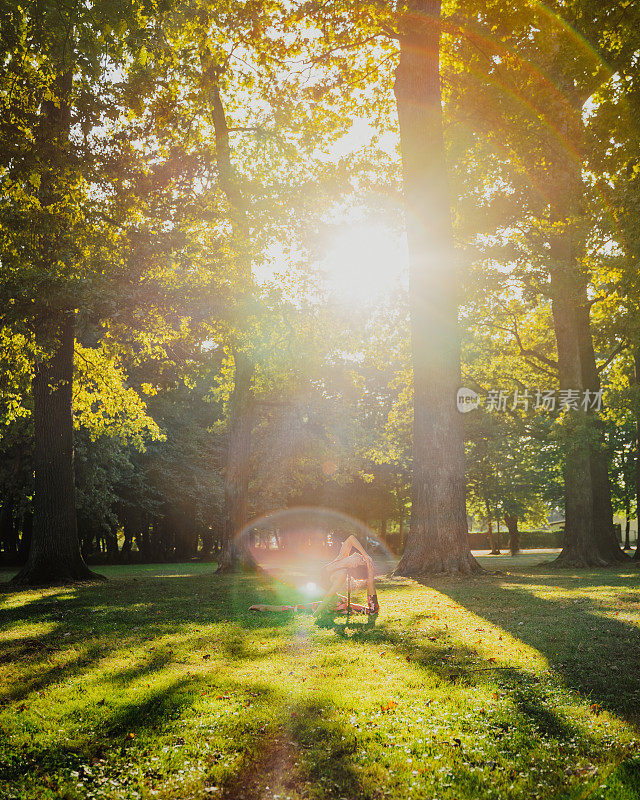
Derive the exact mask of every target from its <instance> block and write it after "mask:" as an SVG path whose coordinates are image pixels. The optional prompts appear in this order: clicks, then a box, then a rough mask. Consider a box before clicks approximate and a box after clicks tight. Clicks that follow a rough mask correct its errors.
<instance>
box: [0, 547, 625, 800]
mask: <svg viewBox="0 0 640 800" xmlns="http://www.w3.org/2000/svg"><path fill="white" fill-rule="evenodd" d="M488 563H490V564H491V565H492V566H494V567H499V568H500V569H501V570H502V572H501V573H500V574H496V575H490V576H487V577H484V578H478V579H473V580H467V581H457V580H437V581H432V582H430V583H429V585H428V586H423V585H419V584H417V583H413V582H409V581H402V580H386V581H383V582H382V583H381V590H380V592H379V595H380V602H381V613H380V615H379V616H378V618H377V619H376V620H373V619H372V620H369V621H367V620H366V619H365V618H362V617H360V618H351V619H350V620H349V624H348V625H347V623H346V620H345V618H344V617H335V618H332V617H329V618H327V619H325V620H324V621H323V622H322V623H319V622H318V621H316V620H314V619H313V618H311V617H309V616H307V615H303V614H299V615H295V616H294V615H292V614H271V615H269V614H262V615H253V614H250V613H249V612H248V611H247V608H248V606H249V605H250V604H251V603H253V602H258V601H263V602H269V601H273V600H274V598H277V602H280V601H283V602H286V601H291V600H295V599H296V598H295V592H294V591H293V590H292V589H289V588H287V587H286V586H283V585H279V584H275V583H269V582H267V581H264V580H258V579H256V578H249V577H240V578H218V577H216V576H214V575H213V574H212V568H211V566H210V565H198V566H194V565H183V564H178V565H175V564H172V565H162V566H157V565H156V566H144V567H122V568H116V567H106V568H103V569H102V571H103V572H104V573H105V574H107V575H108V577H109V578H110V580H109V582H108V583H106V584H99V585H87V586H81V587H75V588H69V589H47V590H38V591H20V592H12V593H7V594H4V595H1V596H0V704H1V705H0V797H2V798H34V799H35V798H37V799H38V800H46V799H47V798H69V799H70V798H114V799H116V798H180V800H188V799H189V798H211V797H227V798H242V797H246V798H247V799H248V800H253V798H275V799H276V800H278V799H279V800H284V798H303V797H304V798H335V800H339V798H349V800H351V798H353V799H354V800H355V798H358V799H360V798H386V797H392V798H402V800H404V799H405V798H429V800H433V799H434V798H438V799H439V800H445V799H446V800H453V799H454V798H455V799H456V800H467V799H468V800H478V798H514V799H517V798H523V800H524V799H525V798H526V799H527V800H529V799H530V798H537V797H539V798H550V797H553V798H572V800H583V799H584V798H587V797H588V798H594V799H595V798H606V799H607V800H612V799H613V798H619V799H620V800H631V798H634V800H637V798H638V797H639V796H640V758H639V757H638V743H639V741H640V732H639V729H638V724H639V714H640V580H639V578H640V573H639V571H638V570H637V569H636V568H633V567H628V568H625V569H616V570H606V571H599V572H587V573H580V574H577V573H576V574H574V573H567V572H555V571H551V570H549V569H548V568H547V567H531V566H528V565H525V567H518V563H519V562H518V560H517V559H512V560H508V557H505V558H504V559H503V560H502V561H498V560H497V559H491V560H490V561H489V562H488ZM517 569H519V570H520V571H519V572H518V571H516V570H517ZM6 577H8V576H7V575H1V574H0V578H6Z"/></svg>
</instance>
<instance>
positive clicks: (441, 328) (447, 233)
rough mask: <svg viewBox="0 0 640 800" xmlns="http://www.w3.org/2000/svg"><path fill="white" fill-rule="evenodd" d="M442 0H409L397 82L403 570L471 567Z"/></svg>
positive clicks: (467, 569) (421, 571) (400, 570)
mask: <svg viewBox="0 0 640 800" xmlns="http://www.w3.org/2000/svg"><path fill="white" fill-rule="evenodd" d="M440 12H441V3H440V1H439V0H412V2H410V3H409V4H408V7H407V14H406V18H405V21H404V22H405V24H404V31H403V33H402V35H401V39H400V61H399V64H398V67H397V70H396V76H395V85H394V91H395V96H396V101H397V106H398V119H399V124H400V142H401V149H402V166H403V176H404V192H405V203H406V223H407V237H408V243H409V263H410V313H411V349H412V361H413V388H414V421H413V473H412V488H411V494H412V498H411V499H412V507H411V522H410V529H409V537H408V540H407V546H406V549H405V552H404V555H403V556H402V559H401V560H400V563H399V564H398V567H397V570H396V571H397V573H398V574H400V575H411V576H416V575H423V574H425V573H432V572H435V573H448V574H459V573H463V574H468V573H471V572H479V571H480V566H479V565H478V563H477V562H476V560H475V559H474V558H473V556H472V555H471V550H470V548H469V538H468V530H467V515H466V498H465V489H466V485H465V459H464V441H463V433H462V420H461V416H460V414H459V412H458V411H457V408H456V393H457V390H458V388H459V386H460V335H459V330H458V301H459V297H458V291H459V289H458V286H459V282H460V278H459V275H458V270H457V269H456V262H455V254H454V249H453V233H452V225H451V211H450V200H449V189H448V182H447V173H446V164H445V152H444V142H443V133H442V107H441V89H440V65H439V49H440Z"/></svg>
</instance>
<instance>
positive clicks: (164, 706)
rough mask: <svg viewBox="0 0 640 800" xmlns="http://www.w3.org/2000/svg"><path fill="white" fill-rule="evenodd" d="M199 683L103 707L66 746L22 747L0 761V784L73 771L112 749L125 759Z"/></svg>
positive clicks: (189, 698) (173, 713) (184, 702)
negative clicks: (91, 726) (98, 717)
mask: <svg viewBox="0 0 640 800" xmlns="http://www.w3.org/2000/svg"><path fill="white" fill-rule="evenodd" d="M199 681H200V679H199V678H197V677H194V676H190V677H188V678H182V679H180V680H177V681H174V682H173V683H171V684H170V685H169V686H167V687H164V688H162V689H159V690H156V691H154V692H152V693H151V694H148V695H147V696H145V697H144V698H142V699H141V700H140V701H138V702H128V703H124V704H122V705H116V706H115V707H114V708H113V710H110V709H108V708H107V710H106V716H105V718H104V719H103V720H102V721H100V722H99V723H98V725H97V726H96V730H95V731H94V730H91V731H90V732H89V733H87V734H81V735H80V736H78V737H76V739H75V740H73V741H71V742H70V743H69V744H68V745H66V746H65V745H63V744H61V743H56V744H55V745H52V746H44V747H42V746H40V747H39V746H34V747H32V748H29V747H23V748H22V750H21V752H19V753H15V757H13V758H9V759H7V758H5V759H4V761H3V762H0V781H5V782H6V783H7V785H11V784H16V783H17V782H18V781H20V779H21V778H24V777H25V776H27V775H30V774H32V773H33V775H32V777H33V776H35V777H36V778H37V777H40V778H42V779H45V778H46V777H47V776H50V775H56V774H58V773H60V772H61V771H62V772H65V771H69V770H72V769H76V770H77V769H79V768H81V767H82V765H85V764H89V763H92V762H94V761H96V760H97V759H101V758H104V757H105V756H106V755H107V754H108V752H109V751H111V752H113V751H114V749H115V750H116V751H117V752H119V755H120V756H125V755H126V751H127V748H128V747H130V746H133V742H136V745H137V739H139V738H140V737H141V736H144V735H147V734H149V735H155V734H156V733H157V731H158V729H159V728H160V727H161V726H162V725H163V724H165V723H166V722H167V721H169V720H171V719H174V718H175V716H176V715H177V714H180V713H181V712H182V711H183V710H184V709H185V707H186V706H188V705H189V704H190V703H191V702H192V701H193V695H192V692H193V688H194V686H195V685H196V684H197V683H198V682H199Z"/></svg>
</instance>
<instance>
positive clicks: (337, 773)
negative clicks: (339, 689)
mask: <svg viewBox="0 0 640 800" xmlns="http://www.w3.org/2000/svg"><path fill="white" fill-rule="evenodd" d="M357 746H358V742H357V739H356V737H355V736H354V733H353V731H352V730H350V729H348V728H346V727H345V726H344V725H343V724H342V723H341V722H340V721H339V720H338V719H337V715H336V713H335V709H334V707H333V706H332V705H331V703H329V702H328V701H325V702H323V701H321V700H318V699H314V700H305V701H302V702H300V703H298V704H296V705H294V706H293V707H292V708H291V710H290V716H288V717H287V718H285V719H284V720H283V723H282V724H280V725H279V726H278V727H277V729H276V730H275V731H272V732H270V733H269V735H268V736H267V737H265V739H264V743H263V744H262V746H261V747H260V748H259V749H258V750H257V751H255V750H253V751H251V752H247V753H245V755H244V756H243V758H242V760H241V762H240V764H239V766H238V767H237V769H236V770H235V771H234V773H233V774H232V775H231V776H230V777H229V778H228V779H227V780H226V781H225V782H224V784H223V792H222V797H223V798H225V800H263V799H264V800H266V798H271V797H273V796H274V794H278V793H282V792H285V793H286V792H288V791H291V790H294V791H296V792H297V793H299V794H302V795H304V796H306V795H307V793H308V791H309V790H311V792H312V794H313V797H317V798H327V799H329V798H347V797H349V798H359V799H360V798H361V799H362V800H367V798H371V797H373V796H374V795H375V794H376V792H375V787H372V786H367V785H366V784H365V783H364V782H363V780H362V778H361V777H360V775H359V774H358V771H357V770H356V769H355V767H354V764H353V757H354V753H355V752H356V750H357Z"/></svg>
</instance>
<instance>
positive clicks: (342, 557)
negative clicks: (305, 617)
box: [249, 536, 380, 615]
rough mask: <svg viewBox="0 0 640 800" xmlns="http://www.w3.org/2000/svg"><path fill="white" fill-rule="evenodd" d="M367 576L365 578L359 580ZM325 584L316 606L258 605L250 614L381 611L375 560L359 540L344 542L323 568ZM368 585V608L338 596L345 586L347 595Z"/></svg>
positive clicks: (364, 612) (371, 612)
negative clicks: (269, 612)
mask: <svg viewBox="0 0 640 800" xmlns="http://www.w3.org/2000/svg"><path fill="white" fill-rule="evenodd" d="M354 573H356V574H357V575H358V577H360V576H362V574H363V573H364V574H365V575H366V578H365V579H360V580H358V578H356V577H355V576H354ZM322 583H323V585H324V586H325V588H326V590H327V591H326V592H325V595H324V597H323V598H322V600H317V601H316V602H313V603H304V604H300V605H296V606H275V605H263V604H257V605H254V606H251V608H250V609H249V611H313V613H314V614H316V615H317V614H321V613H322V612H323V611H324V610H325V609H327V608H329V607H330V606H332V608H333V610H334V611H337V612H340V613H343V614H347V613H349V612H351V613H360V614H377V613H378V611H379V610H380V607H379V605H378V595H377V594H376V586H375V580H374V569H373V559H372V558H371V556H370V555H369V554H368V553H367V551H366V550H365V549H364V547H363V546H362V545H361V544H360V542H359V541H358V540H357V539H356V537H355V536H349V537H348V538H347V539H345V541H344V542H343V543H342V546H341V547H340V552H339V553H338V555H337V556H336V557H335V558H334V559H333V561H330V562H329V563H328V564H325V566H324V567H323V568H322ZM365 584H366V586H367V605H366V606H362V605H358V604H357V603H350V602H349V600H348V599H347V597H344V595H341V594H339V592H340V590H343V589H344V588H345V587H346V588H347V590H348V594H350V593H351V590H352V589H358V588H360V587H361V586H364V585H365Z"/></svg>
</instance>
